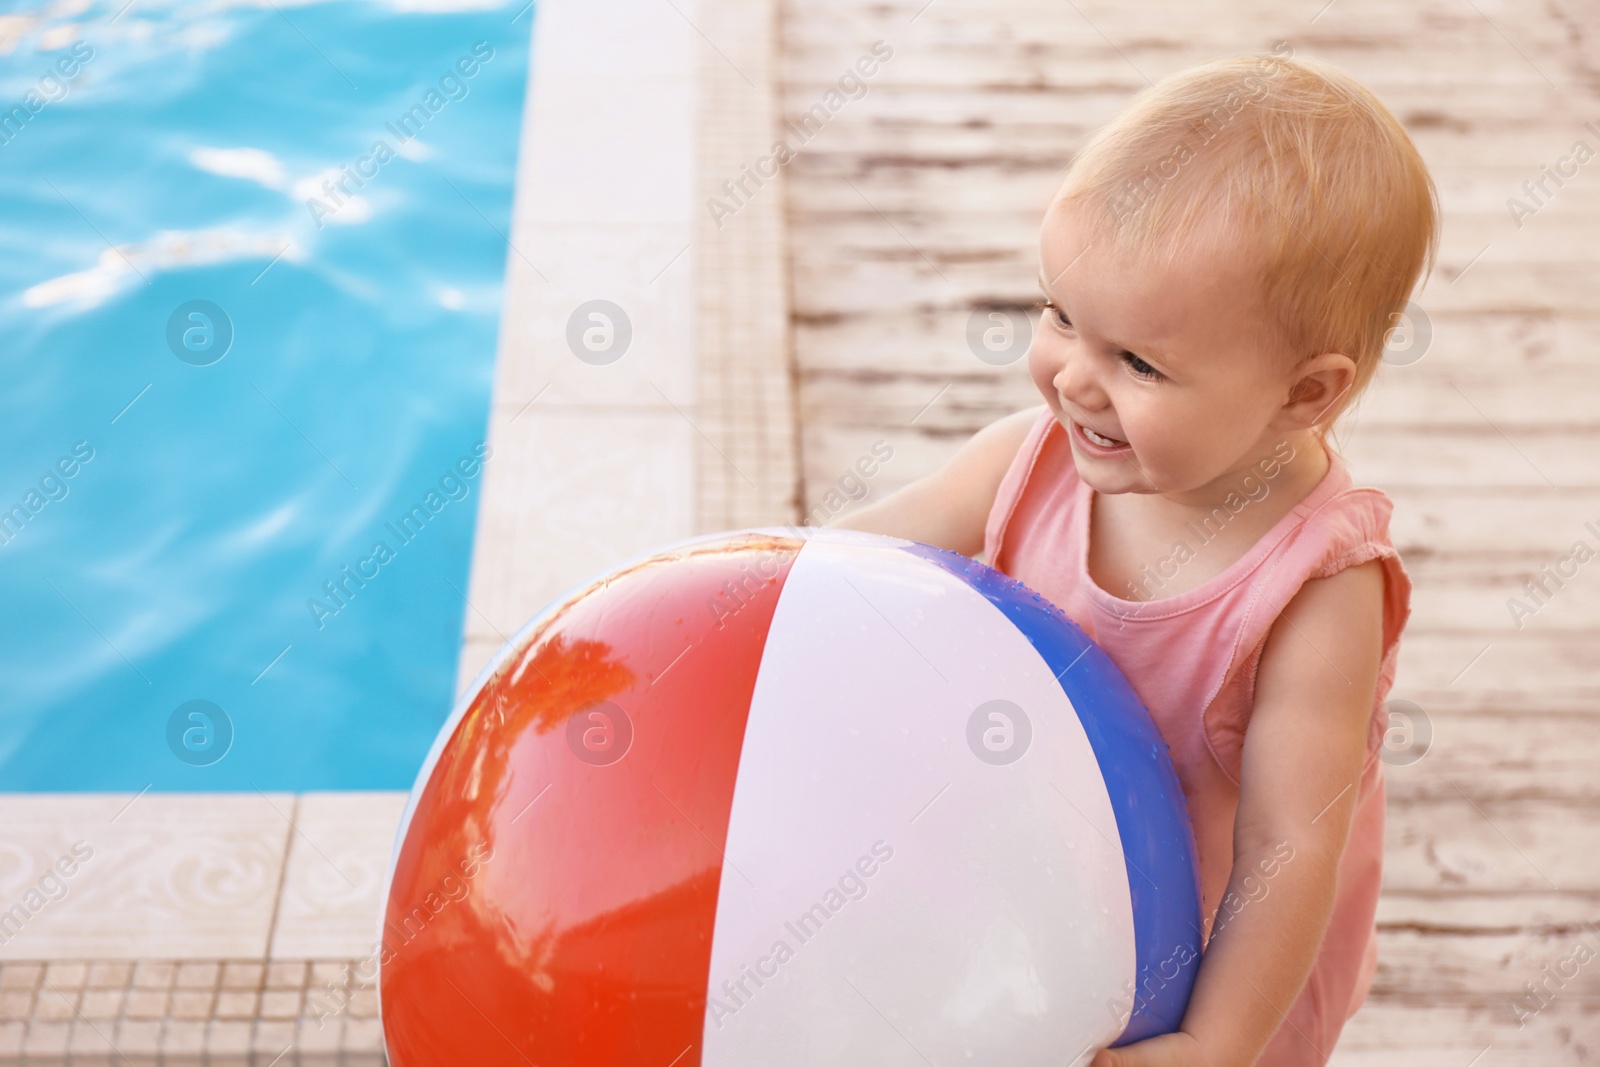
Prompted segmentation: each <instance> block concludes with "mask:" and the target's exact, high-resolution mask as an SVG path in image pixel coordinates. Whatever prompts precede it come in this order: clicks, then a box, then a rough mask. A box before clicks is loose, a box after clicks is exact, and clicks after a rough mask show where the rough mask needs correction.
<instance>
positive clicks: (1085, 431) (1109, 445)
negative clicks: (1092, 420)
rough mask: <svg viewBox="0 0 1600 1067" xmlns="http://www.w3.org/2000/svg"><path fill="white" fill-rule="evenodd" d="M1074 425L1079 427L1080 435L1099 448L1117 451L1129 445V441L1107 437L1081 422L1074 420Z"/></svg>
mask: <svg viewBox="0 0 1600 1067" xmlns="http://www.w3.org/2000/svg"><path fill="white" fill-rule="evenodd" d="M1073 425H1075V426H1076V427H1077V428H1078V433H1079V435H1080V436H1081V437H1082V438H1083V439H1084V440H1085V441H1087V442H1088V443H1089V444H1091V445H1093V446H1094V447H1095V448H1097V449H1101V450H1103V451H1107V452H1116V451H1120V450H1122V449H1125V448H1127V447H1128V442H1126V441H1119V440H1117V439H1116V438H1115V437H1107V436H1106V435H1105V434H1103V433H1096V432H1095V431H1093V430H1091V429H1089V427H1087V426H1085V425H1084V424H1083V423H1081V422H1074V423H1073Z"/></svg>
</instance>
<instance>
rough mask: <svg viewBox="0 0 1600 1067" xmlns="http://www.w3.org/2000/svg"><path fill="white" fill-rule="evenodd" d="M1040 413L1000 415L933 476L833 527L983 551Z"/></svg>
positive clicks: (1036, 409)
mask: <svg viewBox="0 0 1600 1067" xmlns="http://www.w3.org/2000/svg"><path fill="white" fill-rule="evenodd" d="M1041 407H1042V405H1041ZM1039 412H1040V407H1032V408H1028V409H1027V410H1025V411H1018V412H1015V413H1013V414H1010V415H1007V416H1006V417H1005V418H1003V419H996V420H995V421H994V422H991V423H990V424H989V425H987V426H985V427H984V428H983V429H981V430H979V431H978V432H977V433H975V434H973V435H972V437H970V438H969V439H968V440H967V442H966V443H965V444H964V445H962V446H961V447H960V448H959V449H958V450H957V451H956V454H955V455H954V456H952V457H950V459H949V461H947V462H946V463H945V465H944V466H943V467H940V468H939V469H938V470H936V471H934V472H933V473H932V474H929V475H926V476H925V477H922V478H918V479H917V480H916V481H914V482H911V483H909V484H907V485H904V486H902V487H901V488H899V489H896V490H895V491H894V492H892V493H890V494H889V495H888V496H886V497H884V498H883V499H882V500H879V501H876V502H875V503H872V504H868V505H867V506H866V507H864V508H858V509H857V510H855V511H852V512H850V513H849V514H848V515H845V516H843V517H841V518H839V519H835V520H834V521H833V522H830V523H828V525H829V526H837V527H840V528H842V529H846V530H866V531H868V532H869V533H880V534H888V535H890V536H892V537H904V538H907V539H908V540H912V541H922V542H924V543H926V544H930V545H937V546H939V547H940V548H948V549H952V550H954V551H956V552H960V553H961V554H963V555H967V556H976V555H977V554H978V553H979V552H982V551H983V528H984V524H985V523H986V521H987V520H988V518H989V508H990V507H991V506H992V505H993V504H994V497H995V492H996V491H997V490H998V489H999V488H1000V480H1001V479H1002V478H1004V477H1005V474H1006V469H1007V468H1008V467H1010V466H1011V460H1012V458H1013V457H1014V456H1016V454H1017V449H1019V448H1021V447H1022V441H1023V439H1024V438H1025V437H1027V436H1028V430H1029V428H1030V427H1032V426H1033V424H1034V422H1035V421H1037V419H1038V418H1039Z"/></svg>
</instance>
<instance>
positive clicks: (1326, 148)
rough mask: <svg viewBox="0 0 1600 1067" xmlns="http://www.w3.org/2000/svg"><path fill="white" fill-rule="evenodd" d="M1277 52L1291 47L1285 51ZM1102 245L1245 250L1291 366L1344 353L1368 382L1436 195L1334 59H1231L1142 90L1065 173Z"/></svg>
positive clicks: (1388, 117)
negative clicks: (1252, 261) (1257, 269)
mask: <svg viewBox="0 0 1600 1067" xmlns="http://www.w3.org/2000/svg"><path fill="white" fill-rule="evenodd" d="M1279 47H1280V49H1281V48H1283V47H1284V46H1279ZM1061 201H1068V202H1075V203H1077V204H1078V205H1080V206H1084V207H1088V208H1090V209H1091V210H1089V211H1088V212H1086V213H1085V218H1086V219H1087V221H1088V225H1089V226H1090V228H1091V231H1093V232H1094V237H1093V239H1094V240H1096V241H1100V240H1109V241H1110V242H1111V244H1112V245H1113V246H1114V247H1117V248H1120V249H1121V250H1124V251H1132V252H1134V253H1136V254H1137V255H1138V256H1139V257H1140V258H1141V259H1143V260H1144V261H1147V262H1149V261H1154V262H1158V263H1163V264H1165V263H1166V262H1169V261H1170V259H1171V257H1172V255H1173V253H1174V252H1175V250H1176V249H1177V248H1178V247H1179V246H1187V247H1190V248H1192V247H1194V246H1195V244H1196V243H1197V242H1198V243H1200V244H1201V245H1202V246H1204V247H1208V248H1213V249H1215V250H1217V251H1223V250H1227V249H1242V250H1243V251H1244V252H1245V253H1246V254H1248V255H1250V256H1252V257H1253V258H1254V259H1255V261H1257V262H1260V263H1261V271H1260V281H1261V295H1262V298H1263V300H1264V307H1265V308H1266V309H1267V313H1268V316H1269V320H1270V322H1271V324H1272V325H1273V326H1275V327H1276V335H1277V337H1278V338H1279V339H1281V340H1282V342H1283V343H1285V344H1286V345H1287V346H1288V347H1289V348H1290V350H1291V351H1293V352H1294V354H1295V357H1296V359H1297V361H1301V360H1307V359H1310V358H1312V357H1314V356H1317V355H1320V354H1322V353H1324V352H1342V353H1344V354H1345V355H1347V356H1349V357H1350V358H1351V359H1352V360H1353V361H1354V362H1355V364H1356V374H1355V380H1354V382H1353V383H1352V385H1351V387H1350V389H1349V390H1348V391H1347V392H1346V393H1345V394H1344V395H1343V397H1341V398H1340V399H1338V400H1336V401H1335V402H1334V404H1332V405H1330V408H1329V410H1328V411H1327V412H1326V413H1325V415H1324V417H1323V419H1322V420H1321V421H1320V422H1319V426H1318V429H1319V430H1323V429H1325V428H1326V427H1327V426H1328V425H1329V424H1331V423H1332V422H1333V421H1334V419H1336V418H1337V417H1338V416H1339V414H1341V413H1342V412H1343V411H1344V410H1346V408H1348V407H1349V405H1350V404H1351V403H1352V402H1353V401H1354V400H1355V399H1356V397H1358V396H1359V395H1360V393H1361V391H1362V390H1363V389H1365V388H1366V386H1367V385H1368V384H1369V383H1370V382H1371V380H1372V375H1373V373H1374V372H1375V371H1376V370H1377V367H1378V363H1379V362H1380V360H1381V359H1382V356H1383V346H1384V341H1385V337H1386V335H1387V333H1388V331H1389V329H1390V328H1391V327H1392V326H1394V324H1395V323H1396V321H1397V315H1398V313H1400V312H1401V311H1402V310H1403V309H1404V308H1405V306H1406V302H1407V300H1408V299H1409V297H1410V295H1411V293H1412V290H1413V289H1414V288H1415V287H1416V284H1417V281H1418V279H1419V277H1425V272H1426V271H1431V270H1432V266H1433V262H1434V257H1435V254H1436V252H1437V248H1438V194H1437V192H1436V190H1435V188H1434V184H1433V179H1432V177H1431V176H1430V175H1429V174H1428V169H1427V167H1426V166H1425V165H1424V164H1423V162H1422V157H1421V156H1420V155H1419V154H1418V152H1417V149H1416V146H1415V145H1414V144H1412V142H1411V138H1410V137H1409V136H1408V135H1407V134H1406V131H1405V129H1404V128H1403V127H1402V126H1401V125H1400V123H1399V121H1398V120H1397V119H1396V118H1395V117H1394V115H1393V114H1392V113H1390V111H1389V109H1388V108H1386V107H1385V106H1384V105H1383V103H1382V102H1381V101H1380V100H1379V99H1378V98H1377V97H1376V96H1375V95H1373V93H1372V92H1371V90H1369V89H1367V88H1366V87H1365V86H1363V85H1362V84H1361V83H1360V82H1358V81H1356V80H1355V79H1354V78H1352V77H1350V76H1349V75H1348V74H1345V73H1344V72H1343V71H1340V70H1339V69H1338V68H1336V67H1333V66H1331V65H1329V64H1326V63H1322V62H1319V61H1314V60H1307V59H1292V58H1287V57H1284V56H1276V55H1274V56H1237V57H1234V58H1230V59H1222V60H1217V61H1215V62H1212V63H1207V64H1205V65H1203V66H1199V67H1195V68H1192V69H1190V70H1185V71H1181V72H1179V73H1177V74H1173V75H1171V76H1169V77H1167V78H1163V79H1162V80H1161V81H1160V82H1158V83H1157V84H1155V85H1153V86H1151V87H1150V88H1148V89H1146V90H1144V91H1143V92H1141V93H1140V94H1139V95H1138V96H1137V97H1135V98H1134V101H1133V103H1132V105H1131V106H1130V107H1129V108H1128V109H1127V110H1126V111H1124V112H1123V113H1122V114H1121V115H1120V116H1118V117H1117V118H1116V119H1115V120H1114V121H1112V122H1111V123H1110V124H1109V125H1107V126H1105V127H1104V128H1102V129H1101V130H1099V131H1098V132H1097V133H1096V134H1095V135H1094V136H1093V137H1092V138H1091V139H1090V140H1089V141H1088V143H1087V144H1085V145H1084V147H1083V148H1082V149H1081V150H1080V151H1079V152H1078V153H1077V155H1076V156H1075V157H1074V159H1073V160H1072V163H1071V165H1070V166H1069V167H1068V170H1067V176H1066V178H1065V180H1064V181H1063V183H1062V191H1061V192H1060V194H1058V203H1059V202H1061Z"/></svg>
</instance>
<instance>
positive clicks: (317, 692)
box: [0, 0, 532, 791]
mask: <svg viewBox="0 0 1600 1067" xmlns="http://www.w3.org/2000/svg"><path fill="white" fill-rule="evenodd" d="M126 2H127V0H76V2H73V0H66V2H58V3H55V4H53V5H50V6H46V5H40V6H39V7H38V8H37V9H35V10H33V11H29V10H28V9H21V10H20V12H18V10H17V9H15V8H13V13H21V14H23V15H25V16H28V17H31V18H33V20H34V21H33V22H32V23H31V24H28V25H26V26H23V27H22V30H21V37H20V39H19V40H18V41H17V42H16V43H15V47H14V48H13V49H12V50H11V51H10V54H9V55H7V56H5V59H4V61H3V64H0V109H3V110H4V112H5V113H6V114H4V115H0V120H3V121H0V337H4V338H5V343H4V344H3V345H0V360H4V363H5V374H4V381H5V390H4V393H3V394H0V512H3V513H0V605H3V607H0V611H3V613H4V619H5V622H4V630H3V640H0V687H3V688H0V694H3V700H0V790H131V791H137V790H140V789H144V788H145V787H147V786H153V787H154V788H155V789H157V790H214V789H222V790H251V789H262V790H289V789H293V790H305V789H328V788H406V787H409V786H410V785H411V782H412V778H413V776H414V774H415V772H416V768H417V766H418V765H419V764H420V762H421V760H422V758H423V756H424V755H425V754H426V751H427V748H428V745H429V744H430V742H431V741H432V738H433V735H434V732H435V731H436V730H437V728H438V727H439V725H440V724H441V723H442V722H443V721H444V719H445V717H446V714H447V713H448V711H449V707H450V704H451V702H452V695H453V692H454V683H455V670H456V658H457V653H458V650H459V646H460V641H461V634H462V625H463V620H464V614H465V612H466V611H467V610H468V609H467V605H466V603H465V601H464V599H463V594H464V592H465V590H466V589H467V575H468V567H469V559H470V553H471V546H472V536H473V527H474V523H475V517H476V512H477V506H478V500H479V496H480V492H481V487H482V484H483V470H482V465H481V463H480V462H479V458H478V457H479V455H480V453H481V452H482V442H483V440H484V437H485V432H486V430H485V428H486V424H487V415H488V402H489V390H490V379H491V374H492V369H493V356H494V348H495V339H496V331H497V325H498V313H499V310H500V299H501V285H502V276H503V271H504V265H505V258H506V238H505V236H504V235H505V234H508V233H509V232H510V215H511V193H512V185H513V172H514V169H515V164H516V153H517V142H518V136H517V135H518V130H519V125H520V121H521V111H522V103H523V94H524V89H525V86H526V80H527V64H528V43H529V35H530V23H531V21H532V12H531V11H530V10H527V9H526V8H527V2H526V0H515V2H513V3H508V4H495V3H476V4H475V3H472V2H471V0H389V2H383V0H361V2H356V0H333V2H326V3H305V2H303V0H296V2H291V0H278V2H277V5H276V6H275V7H274V6H273V5H267V4H263V5H259V6H258V5H257V4H254V3H246V2H235V0H137V2H135V3H134V4H132V5H131V6H125V5H126ZM78 8H82V9H83V10H77V9H78ZM119 11H120V12H121V14H120V15H119V14H118V13H119ZM0 32H4V31H0ZM380 145H381V147H380ZM219 357H220V358H219ZM491 462H492V460H491ZM407 516H409V518H407ZM402 520H404V521H402ZM380 544H382V545H383V546H385V548H384V549H383V550H380V549H379V548H378V546H379V545H380ZM351 574H354V575H356V577H355V578H352V577H349V575H351ZM363 576H364V577H363ZM330 583H334V584H332V585H330ZM330 588H331V589H333V591H334V595H330V592H329V590H330ZM318 605H320V607H319V606H318ZM218 757H220V758H218Z"/></svg>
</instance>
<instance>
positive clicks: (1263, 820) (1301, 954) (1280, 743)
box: [1094, 561, 1383, 1067]
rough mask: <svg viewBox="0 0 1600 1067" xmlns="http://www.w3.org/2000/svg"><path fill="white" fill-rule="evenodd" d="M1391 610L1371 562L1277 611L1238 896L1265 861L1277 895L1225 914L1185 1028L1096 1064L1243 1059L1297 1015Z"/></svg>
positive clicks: (1227, 1066) (1328, 907) (1243, 818)
mask: <svg viewBox="0 0 1600 1067" xmlns="http://www.w3.org/2000/svg"><path fill="white" fill-rule="evenodd" d="M1382 620H1383V571H1382V568H1381V567H1380V565H1379V564H1378V563H1377V562H1376V561H1372V562H1368V563H1364V564H1361V565H1360V566H1357V567H1351V568H1348V569H1346V570H1343V571H1340V572H1339V573H1338V574H1335V575H1333V576H1331V577H1328V578H1322V579H1318V580H1315V581H1310V582H1307V583H1306V584H1305V585H1304V586H1303V587H1302V588H1301V590H1300V592H1299V593H1298V594H1296V595H1295V598H1294V599H1293V600H1292V601H1290V602H1289V605H1288V607H1287V608H1285V609H1284V611H1283V614H1282V615H1280V616H1279V617H1278V621H1277V622H1276V623H1274V625H1273V627H1272V632H1271V634H1270V635H1269V636H1268V638H1267V644H1266V648H1265V650H1264V651H1263V652H1262V655H1261V664H1260V668H1259V669H1258V671H1257V673H1256V688H1255V709H1254V711H1253V713H1252V716H1251V719H1250V727H1249V729H1248V731H1246V733H1245V742H1244V755H1243V759H1242V764H1241V769H1240V793H1239V811H1238V814H1237V816H1236V817H1235V820H1234V831H1233V876H1232V878H1231V879H1230V880H1229V884H1228V892H1229V893H1231V894H1233V895H1234V898H1233V899H1235V900H1240V899H1248V898H1249V897H1251V896H1255V895H1256V894H1257V893H1259V892H1260V886H1261V884H1262V882H1263V879H1262V866H1261V865H1262V864H1263V863H1266V864H1267V865H1268V869H1269V870H1272V871H1273V875H1272V877H1271V879H1270V881H1266V882H1265V885H1266V892H1265V893H1264V894H1262V895H1259V896H1257V897H1256V899H1254V900H1251V901H1250V902H1249V903H1247V904H1245V905H1244V906H1243V908H1241V909H1240V910H1238V911H1237V912H1236V913H1235V914H1234V916H1233V918H1231V919H1229V920H1228V921H1227V922H1226V923H1225V924H1223V923H1221V922H1220V921H1219V926H1223V925H1225V927H1226V928H1225V929H1221V930H1220V931H1218V932H1214V933H1213V937H1212V940H1211V942H1210V944H1209V946H1208V947H1207V949H1206V952H1205V954H1204V955H1203V956H1202V957H1201V965H1200V973H1199V975H1198V976H1197V978H1196V980H1195V987H1194V994H1193V996H1192V997H1191V999H1190V1001H1189V1008H1188V1011H1187V1012H1186V1013H1185V1015H1184V1018H1183V1029H1182V1031H1181V1032H1180V1033H1178V1034H1172V1035H1167V1036H1165V1037H1158V1038H1151V1039H1150V1040H1148V1041H1141V1042H1138V1043H1136V1044H1133V1045H1129V1046H1127V1047H1125V1048H1122V1049H1116V1050H1110V1051H1108V1052H1102V1053H1101V1054H1100V1055H1099V1056H1098V1057H1097V1058H1096V1059H1095V1061H1094V1063H1095V1067H1135V1065H1137V1067H1179V1065H1184V1067H1188V1065H1198V1064H1206V1065H1210V1067H1244V1065H1247V1064H1251V1063H1254V1062H1255V1060H1256V1058H1257V1057H1258V1056H1260V1055H1261V1052H1262V1050H1263V1049H1265V1048H1266V1046H1267V1043H1268V1042H1269V1041H1270V1040H1271V1039H1272V1037H1273V1035H1274V1033H1275V1032H1276V1031H1277V1029H1278V1028H1279V1027H1280V1026H1284V1027H1288V1026H1290V1025H1292V1024H1289V1023H1286V1022H1285V1019H1286V1017H1287V1014H1288V1011H1289V1008H1290V1006H1291V1005H1292V1004H1293V1003H1294V1002H1295V1000H1296V998H1298V997H1299V995H1300V990H1301V988H1302V987H1303V986H1304V985H1305V982H1306V978H1307V976H1308V975H1309V974H1310V973H1311V966H1312V964H1313V962H1314V961H1315V960H1316V957H1317V953H1318V950H1319V949H1320V947H1321V944H1322V936H1323V933H1324V931H1325V930H1326V929H1327V925H1328V919H1329V916H1330V915H1331V913H1332V910H1333V901H1334V882H1335V877H1336V874H1337V871H1338V865H1339V857H1340V855H1341V853H1342V852H1343V850H1344V844H1345V839H1346V838H1347V837H1348V835H1349V832H1350V819H1351V816H1352V814H1353V813H1354V809H1355V799H1356V792H1357V783H1358V782H1359V779H1360V776H1361V769H1362V765H1363V763H1364V762H1365V756H1366V739H1367V730H1368V727H1369V723H1370V720H1371V716H1372V699H1373V692H1374V689H1375V687H1376V685H1377V678H1378V669H1379V665H1380V658H1381V649H1382V625H1383V622H1382ZM1285 842H1287V844H1288V846H1289V847H1291V848H1293V850H1294V852H1293V858H1292V860H1290V861H1289V862H1281V861H1282V859H1283V854H1281V853H1276V850H1278V849H1279V848H1280V846H1281V845H1282V844H1283V843H1285ZM1284 852H1285V853H1286V852H1287V850H1286V849H1285V850H1284ZM1246 878H1250V879H1251V880H1252V881H1251V886H1254V887H1255V891H1254V892H1252V891H1251V890H1250V889H1249V887H1247V886H1245V884H1244V880H1245V879H1246ZM1333 1010H1335V1011H1337V1010H1340V1008H1339V1006H1338V1005H1335V1006H1333ZM1300 1040H1309V1039H1307V1038H1301V1039H1300ZM1317 1051H1318V1053H1319V1054H1320V1055H1321V1056H1323V1057H1325V1056H1327V1055H1328V1054H1329V1053H1331V1052H1332V1051H1333V1050H1332V1049H1318V1050H1317Z"/></svg>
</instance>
